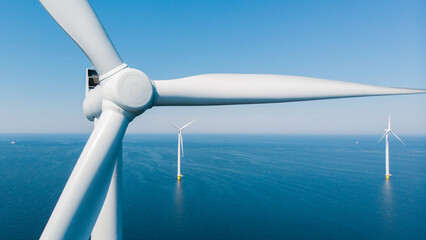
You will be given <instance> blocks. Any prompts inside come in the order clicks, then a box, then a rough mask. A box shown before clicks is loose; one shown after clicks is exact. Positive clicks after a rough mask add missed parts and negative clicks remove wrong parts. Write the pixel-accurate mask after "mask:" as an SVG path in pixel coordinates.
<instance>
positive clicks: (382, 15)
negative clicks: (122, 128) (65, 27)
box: [0, 0, 426, 137]
mask: <svg viewBox="0 0 426 240" xmlns="http://www.w3.org/2000/svg"><path fill="white" fill-rule="evenodd" d="M90 2H91V4H92V6H93V7H94V9H95V12H96V13H97V14H98V16H99V18H100V19H101V22H102V23H103V25H104V27H105V28H106V30H107V32H108V34H109V36H110V38H111V39H112V41H113V43H114V45H115V46H116V48H117V50H118V51H119V53H120V55H121V57H122V58H123V60H124V61H125V62H126V63H128V64H129V66H131V67H135V68H138V69H140V70H142V71H144V72H145V73H146V74H147V75H148V76H149V77H151V78H152V79H167V78H179V77H185V76H191V75H196V74H202V73H268V74H286V75H300V76H309V77H318V78H326V79H333V80H342V81H350V82H358V83H367V84H375V85H384V86H400V87H413V88H423V89H426V70H425V67H426V44H425V43H426V12H425V11H424V10H425V9H426V2H425V1H422V0H418V1H282V0H281V1H260V0H259V1H248V0H241V1H232V0H227V1H219V0H215V1H166V0H162V1H154V0H150V1H139V0H138V1H136V0H133V1H130V0H128V1H117V0H92V1H90ZM90 66H91V65H90V63H89V61H88V60H87V58H86V56H85V55H84V54H83V53H82V52H81V51H80V49H79V48H78V47H77V45H76V44H75V43H74V42H72V40H71V39H70V38H69V37H68V36H67V35H66V34H65V33H64V32H63V31H62V29H60V27H59V26H58V25H57V24H56V23H55V22H54V21H53V19H52V18H51V17H50V16H49V15H48V13H47V12H46V11H45V10H44V8H43V7H42V6H41V4H40V3H39V2H38V1H13V0H3V1H2V6H1V8H0V70H1V71H0V72H1V76H0V81H1V87H0V101H1V103H2V110H1V113H0V133H69V132H78V133H81V132H83V133H85V132H90V131H91V128H92V125H91V123H90V122H89V121H87V120H86V119H85V117H84V115H83V113H82V102H83V98H84V84H85V68H86V67H90ZM389 110H391V112H392V116H393V129H394V130H395V131H396V132H397V133H399V134H400V135H408V134H421V135H426V95H413V96H391V97H370V98H356V99H341V100H325V101H314V102H300V103H284V104H267V105H252V106H226V107H161V108H156V109H151V110H149V111H147V112H146V113H145V114H144V115H142V116H140V117H139V118H138V119H136V120H134V122H133V123H132V124H131V126H130V128H129V132H133V133H142V132H149V133H155V132H159V133H172V132H174V131H175V130H174V129H173V128H172V127H170V126H169V125H168V124H167V123H166V122H165V120H170V121H173V122H175V123H177V124H184V123H185V122H186V121H190V120H192V119H193V118H195V117H200V121H199V122H197V123H196V124H194V125H193V126H191V127H190V128H188V129H187V132H188V133H189V132H192V133H195V132H201V133H202V132H208V133H283V134H299V133H301V134H306V133H310V134H353V133H357V134H378V135H380V134H382V133H383V129H384V128H385V126H386V121H387V115H388V112H389ZM379 137H380V136H379Z"/></svg>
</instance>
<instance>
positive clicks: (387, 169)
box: [378, 116, 406, 179]
mask: <svg viewBox="0 0 426 240" xmlns="http://www.w3.org/2000/svg"><path fill="white" fill-rule="evenodd" d="M389 134H392V135H394V136H395V137H396V138H397V139H398V140H399V141H400V142H401V143H402V144H404V145H406V144H405V142H404V141H402V140H401V139H400V138H399V137H398V136H397V135H396V133H394V132H392V130H391V120H390V116H389V120H388V128H387V129H385V134H384V135H383V136H382V138H380V140H379V141H378V142H380V141H382V139H383V138H384V137H385V136H386V179H389V177H390V176H392V174H390V173H389V141H388V138H389Z"/></svg>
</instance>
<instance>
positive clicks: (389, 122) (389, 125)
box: [388, 114, 391, 129]
mask: <svg viewBox="0 0 426 240" xmlns="http://www.w3.org/2000/svg"><path fill="white" fill-rule="evenodd" d="M388 129H391V121H390V114H389V119H388Z"/></svg>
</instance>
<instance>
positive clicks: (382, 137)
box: [377, 132, 388, 142]
mask: <svg viewBox="0 0 426 240" xmlns="http://www.w3.org/2000/svg"><path fill="white" fill-rule="evenodd" d="M386 134H388V132H385V134H383V136H382V138H380V140H379V141H377V142H380V141H382V139H383V138H384V137H385V136H386Z"/></svg>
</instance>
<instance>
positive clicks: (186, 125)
mask: <svg viewBox="0 0 426 240" xmlns="http://www.w3.org/2000/svg"><path fill="white" fill-rule="evenodd" d="M197 120H198V118H197V119H194V120H192V121H191V122H189V123H187V124H185V125H184V126H183V127H181V128H180V129H181V130H182V129H184V128H186V127H188V126H189V125H191V124H193V123H194V122H195V121H197Z"/></svg>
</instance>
